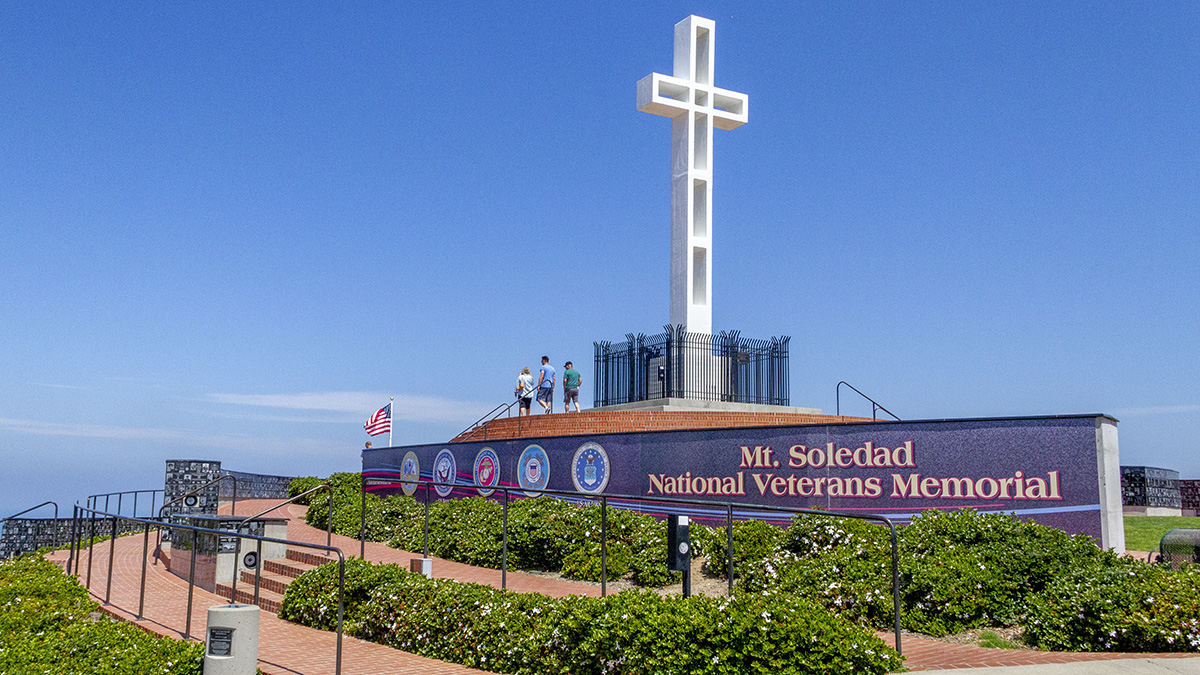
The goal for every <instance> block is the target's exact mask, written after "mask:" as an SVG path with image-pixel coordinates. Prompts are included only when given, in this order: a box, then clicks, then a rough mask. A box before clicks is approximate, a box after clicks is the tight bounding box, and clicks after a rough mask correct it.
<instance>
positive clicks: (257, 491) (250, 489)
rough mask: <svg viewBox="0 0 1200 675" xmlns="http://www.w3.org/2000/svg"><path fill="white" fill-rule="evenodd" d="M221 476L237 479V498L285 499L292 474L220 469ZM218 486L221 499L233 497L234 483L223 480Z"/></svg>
mask: <svg viewBox="0 0 1200 675" xmlns="http://www.w3.org/2000/svg"><path fill="white" fill-rule="evenodd" d="M221 475H223V476H233V477H234V478H235V479H236V480H237V498H238V499H239V500H241V499H287V498H288V485H290V484H291V482H292V480H293V477H292V476H271V475H267V474H261V473H245V472H243V471H226V470H224V469H222V470H221ZM218 486H220V488H221V489H220V495H221V499H232V498H233V486H234V483H233V481H231V480H223V481H221V482H220V483H218Z"/></svg>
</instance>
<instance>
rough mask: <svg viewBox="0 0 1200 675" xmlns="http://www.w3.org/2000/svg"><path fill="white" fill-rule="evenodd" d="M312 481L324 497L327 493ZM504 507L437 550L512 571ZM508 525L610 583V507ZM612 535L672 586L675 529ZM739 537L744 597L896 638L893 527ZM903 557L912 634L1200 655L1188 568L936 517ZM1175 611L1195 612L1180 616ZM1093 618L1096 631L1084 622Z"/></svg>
mask: <svg viewBox="0 0 1200 675" xmlns="http://www.w3.org/2000/svg"><path fill="white" fill-rule="evenodd" d="M335 479H336V480H335V485H337V486H338V492H339V494H338V497H337V500H336V506H337V508H336V509H335V512H334V526H335V528H336V529H339V531H341V532H343V533H345V534H353V535H357V533H358V517H359V501H358V500H359V497H360V495H359V492H358V486H359V483H358V480H359V477H358V474H342V475H338V476H335ZM311 480H312V481H313V482H314V484H315V482H316V479H311ZM327 501H328V500H327V499H326V498H325V497H324V496H323V495H322V496H321V497H320V499H319V500H314V502H313V504H312V506H311V507H310V510H309V519H310V520H309V522H310V523H312V524H314V525H318V526H320V527H324V524H325V519H326V518H328V514H329V509H328V504H327ZM500 508H501V507H500V505H499V504H496V503H495V502H489V501H486V500H482V499H478V498H475V499H460V500H452V501H444V502H434V503H433V504H432V505H431V508H430V552H431V553H432V554H434V555H437V556H439V557H443V558H448V559H451V560H457V561H460V562H468V563H471V564H475V565H481V566H487V567H497V566H499V560H500V541H501V539H500V537H501V535H500ZM423 509H424V507H423V505H422V504H421V503H419V502H417V501H415V500H413V499H411V498H407V497H405V498H400V497H389V498H387V499H379V498H378V497H376V496H374V495H368V506H367V523H368V536H369V537H370V538H371V539H373V540H376V541H380V540H383V541H389V542H390V543H391V544H392V545H393V546H396V547H398V548H403V549H406V550H410V551H419V550H421V548H422V545H423V542H422V538H423V527H424V519H423V514H424V510H423ZM509 525H510V531H509V551H510V558H509V564H510V565H511V566H512V567H514V568H524V569H530V568H532V569H549V570H561V571H562V572H563V573H564V575H567V576H572V577H576V578H584V579H591V580H598V579H599V542H598V540H599V537H598V536H597V533H598V530H599V514H598V510H597V509H596V508H594V507H590V508H580V507H577V506H572V505H570V504H567V503H565V502H562V501H560V500H554V499H546V498H541V499H526V500H520V501H514V502H512V503H511V505H510V511H509ZM609 525H610V533H609V543H608V550H609V556H610V558H609V573H610V578H613V577H620V576H621V575H622V574H624V573H626V572H627V571H632V572H633V578H634V580H635V581H637V582H638V583H640V584H643V585H649V586H658V585H665V584H666V583H668V582H670V581H671V580H672V579H673V577H672V576H670V573H668V572H667V571H666V569H665V565H664V563H663V561H665V559H666V542H665V526H664V524H663V523H661V522H658V521H655V520H654V519H652V518H650V517H648V516H643V515H640V514H636V513H631V512H628V511H619V510H616V509H610V510H609ZM691 533H692V541H693V544H694V551H695V554H696V555H698V556H706V557H707V562H706V568H707V570H708V571H709V572H710V573H712V574H716V575H718V576H724V575H725V574H726V570H727V564H728V563H727V555H728V549H727V539H728V535H727V533H726V531H725V529H724V528H709V527H705V526H703V525H698V524H693V526H692V528H691ZM733 535H734V574H735V576H736V577H737V578H738V580H739V583H738V588H739V589H741V590H743V591H748V592H759V593H761V592H764V591H772V592H773V591H778V592H783V593H787V594H789V595H792V596H794V597H797V598H801V599H803V600H805V601H808V602H813V603H817V604H820V605H821V606H823V607H825V608H827V609H829V610H832V611H836V612H838V613H839V614H840V615H842V616H844V617H846V618H849V619H851V620H854V621H857V622H859V623H861V624H863V625H868V626H874V627H876V628H879V629H888V628H890V627H891V626H892V624H893V609H892V607H893V604H892V593H891V555H890V553H891V539H890V534H889V532H888V530H887V529H886V528H884V527H880V526H879V525H877V524H873V523H869V522H865V521H860V520H854V519H843V518H831V517H825V516H796V517H795V518H794V519H793V520H792V522H791V524H790V526H789V527H787V528H780V527H775V526H773V525H769V524H767V523H763V522H760V521H743V522H738V523H735V525H734V531H733ZM899 554H900V555H899V567H900V583H901V623H902V625H903V626H904V627H905V628H907V629H908V630H912V631H915V632H919V633H925V634H929V635H935V636H941V635H947V634H951V633H958V632H961V631H964V630H969V629H973V628H988V627H995V626H1013V625H1020V626H1023V627H1025V628H1026V640H1027V641H1028V642H1029V643H1030V644H1033V645H1036V646H1039V647H1042V648H1045V649H1058V650H1063V649H1126V650H1132V651H1179V650H1186V651H1192V650H1200V646H1198V645H1197V644H1196V643H1197V642H1198V641H1200V639H1198V638H1197V630H1198V629H1197V623H1196V620H1195V619H1194V617H1196V616H1197V615H1200V591H1198V590H1197V588H1196V586H1195V582H1194V579H1195V574H1196V573H1195V572H1194V571H1189V569H1190V568H1186V569H1184V570H1182V571H1172V570H1170V569H1169V568H1159V567H1153V566H1147V565H1145V564H1144V563H1134V562H1130V561H1127V560H1124V559H1121V558H1119V557H1118V556H1116V555H1114V554H1113V553H1111V552H1108V551H1103V550H1101V549H1100V548H1098V547H1097V546H1096V545H1095V542H1094V541H1093V540H1092V539H1091V538H1090V537H1085V536H1072V535H1068V534H1066V533H1064V532H1062V531H1061V530H1057V529H1055V528H1051V527H1046V526H1043V525H1039V524H1037V523H1035V522H1032V521H1021V520H1019V519H1017V518H1015V517H1012V516H1009V515H1004V514H995V513H992V514H985V513H979V512H977V511H973V510H967V509H964V510H959V511H953V512H941V511H934V510H931V511H927V512H925V513H924V514H922V515H920V516H918V517H916V518H914V519H913V521H912V523H911V524H910V525H908V526H905V527H903V528H901V529H900V530H899ZM1160 588H1163V589H1166V590H1164V591H1160V590H1158V589H1160ZM1072 589H1075V590H1072ZM1168 596H1169V597H1171V598H1172V602H1171V605H1170V606H1169V607H1168V606H1164V605H1160V604H1155V603H1153V602H1152V603H1149V605H1148V606H1147V607H1145V608H1141V609H1145V610H1153V611H1140V610H1135V609H1134V607H1140V605H1120V606H1119V607H1117V605H1118V604H1119V603H1116V602H1115V601H1114V602H1112V603H1110V602H1109V600H1110V599H1114V598H1130V597H1134V598H1136V597H1141V598H1143V599H1144V598H1146V597H1153V598H1156V599H1158V598H1162V597H1168ZM1139 602H1140V603H1141V604H1147V603H1145V602H1143V601H1139ZM1088 603H1091V604H1088ZM1174 605H1178V606H1179V607H1181V608H1184V610H1185V611H1184V612H1183V613H1180V614H1176V613H1174V612H1171V611H1166V610H1167V609H1172V608H1173V607H1174ZM1101 610H1104V611H1101ZM1187 611H1191V614H1190V615H1189V614H1187V613H1186V612H1187ZM1093 615H1094V616H1095V617H1096V618H1095V619H1094V620H1092V619H1086V620H1084V619H1085V617H1089V616H1093Z"/></svg>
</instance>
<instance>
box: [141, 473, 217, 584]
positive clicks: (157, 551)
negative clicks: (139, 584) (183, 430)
mask: <svg viewBox="0 0 1200 675" xmlns="http://www.w3.org/2000/svg"><path fill="white" fill-rule="evenodd" d="M226 478H228V479H229V480H232V481H233V504H232V505H231V506H230V507H229V514H230V515H236V514H237V476H234V475H233V474H229V473H227V474H225V475H223V476H217V477H216V478H214V479H212V480H210V481H208V482H207V483H205V484H204V485H201V486H200V487H198V488H196V489H195V490H192V491H190V492H185V493H183V494H181V495H179V496H178V497H176V498H175V499H172V500H171V501H169V502H166V503H164V504H163V505H162V506H160V507H158V519H159V520H160V521H161V520H162V519H163V511H166V510H167V507H168V506H173V505H175V504H178V503H179V502H181V501H183V500H185V499H187V498H188V497H191V496H193V495H195V494H196V493H198V492H200V491H201V490H204V489H207V488H209V487H211V486H212V485H214V484H216V483H219V482H221V481H223V480H225V479H226ZM219 492H220V491H218V493H219ZM166 498H167V493H166V492H163V499H166ZM220 501H221V498H220V496H219V494H218V497H217V502H218V503H219V502H220ZM161 553H162V529H161V528H159V530H158V541H157V542H155V545H154V564H155V565H157V564H158V559H159V557H160V556H161Z"/></svg>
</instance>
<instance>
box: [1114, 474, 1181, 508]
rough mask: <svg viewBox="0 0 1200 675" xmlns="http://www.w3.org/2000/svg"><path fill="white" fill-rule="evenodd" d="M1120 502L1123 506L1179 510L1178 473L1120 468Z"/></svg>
mask: <svg viewBox="0 0 1200 675" xmlns="http://www.w3.org/2000/svg"><path fill="white" fill-rule="evenodd" d="M1121 502H1122V503H1123V504H1124V505H1125V506H1146V507H1150V508H1168V509H1178V508H1180V502H1181V498H1180V480H1179V472H1178V471H1172V470H1171V469H1159V468H1156V467H1152V466H1123V467H1121Z"/></svg>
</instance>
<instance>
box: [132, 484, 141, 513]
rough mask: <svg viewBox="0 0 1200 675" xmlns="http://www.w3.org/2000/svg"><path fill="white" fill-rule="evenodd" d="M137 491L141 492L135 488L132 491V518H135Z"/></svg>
mask: <svg viewBox="0 0 1200 675" xmlns="http://www.w3.org/2000/svg"><path fill="white" fill-rule="evenodd" d="M138 492H141V490H135V491H134V493H133V517H134V518H137V498H138Z"/></svg>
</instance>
